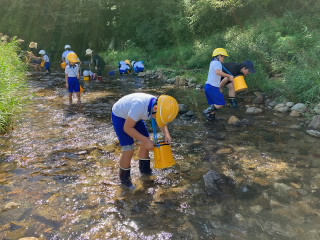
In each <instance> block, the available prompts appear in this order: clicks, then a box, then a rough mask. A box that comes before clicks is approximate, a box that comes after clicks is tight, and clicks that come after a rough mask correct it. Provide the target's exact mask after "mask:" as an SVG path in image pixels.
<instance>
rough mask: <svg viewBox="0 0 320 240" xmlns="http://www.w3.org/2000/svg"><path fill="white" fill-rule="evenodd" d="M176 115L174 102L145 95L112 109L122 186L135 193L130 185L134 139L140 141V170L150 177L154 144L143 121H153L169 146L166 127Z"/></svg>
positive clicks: (133, 96)
mask: <svg viewBox="0 0 320 240" xmlns="http://www.w3.org/2000/svg"><path fill="white" fill-rule="evenodd" d="M178 112H179V105H178V103H177V100H176V99H174V98H173V97H171V96H168V95H161V96H160V97H159V98H156V97H155V96H153V95H150V94H146V93H132V94H129V95H126V96H124V97H122V98H120V99H119V100H118V101H117V102H116V103H115V104H114V105H113V107H112V123H113V127H114V129H115V132H116V134H117V136H118V139H119V142H120V145H121V149H122V155H121V158H120V173H119V177H120V181H121V183H122V184H123V185H124V186H127V187H128V188H130V189H134V188H135V187H134V185H133V184H132V182H131V158H132V157H133V153H134V139H136V140H138V141H140V149H139V170H140V173H141V174H143V175H151V174H152V169H151V168H150V158H149V151H152V150H153V148H154V143H153V141H152V140H151V139H150V137H149V132H148V129H147V126H146V123H145V120H149V119H151V118H155V120H156V124H157V125H158V126H159V128H160V130H161V131H162V133H163V134H164V140H165V142H166V143H168V144H171V136H170V133H169V130H168V126H167V124H168V123H169V122H171V121H173V120H174V119H175V118H176V116H177V114H178Z"/></svg>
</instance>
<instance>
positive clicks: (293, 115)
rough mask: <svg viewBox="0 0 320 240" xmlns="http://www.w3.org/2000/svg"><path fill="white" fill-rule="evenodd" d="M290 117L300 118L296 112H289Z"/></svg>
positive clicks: (299, 113)
mask: <svg viewBox="0 0 320 240" xmlns="http://www.w3.org/2000/svg"><path fill="white" fill-rule="evenodd" d="M289 115H290V116H291V117H300V116H301V112H298V111H295V110H293V111H291V113H290V114H289Z"/></svg>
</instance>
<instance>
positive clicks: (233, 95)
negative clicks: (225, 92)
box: [227, 83, 236, 97]
mask: <svg viewBox="0 0 320 240" xmlns="http://www.w3.org/2000/svg"><path fill="white" fill-rule="evenodd" d="M227 88H228V89H229V97H235V96H236V91H235V90H234V85H233V83H229V84H228V85H227Z"/></svg>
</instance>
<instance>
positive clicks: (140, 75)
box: [138, 72, 146, 77]
mask: <svg viewBox="0 0 320 240" xmlns="http://www.w3.org/2000/svg"><path fill="white" fill-rule="evenodd" d="M144 76H146V73H145V72H139V73H138V77H144Z"/></svg>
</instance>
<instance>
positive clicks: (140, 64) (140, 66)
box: [134, 62, 144, 68]
mask: <svg viewBox="0 0 320 240" xmlns="http://www.w3.org/2000/svg"><path fill="white" fill-rule="evenodd" d="M134 67H139V68H144V65H143V63H142V62H136V63H135V64H134Z"/></svg>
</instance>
